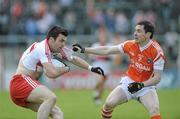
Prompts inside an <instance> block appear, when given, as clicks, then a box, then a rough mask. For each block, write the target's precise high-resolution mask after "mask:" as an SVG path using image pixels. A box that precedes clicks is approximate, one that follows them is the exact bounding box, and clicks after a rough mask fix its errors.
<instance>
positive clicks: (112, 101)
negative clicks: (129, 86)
mask: <svg viewBox="0 0 180 119" xmlns="http://www.w3.org/2000/svg"><path fill="white" fill-rule="evenodd" d="M127 101H128V99H127V96H126V94H125V92H124V90H123V89H122V88H121V86H120V85H119V86H117V87H116V88H115V89H114V90H113V91H112V92H111V93H110V94H109V95H108V97H107V99H106V102H105V105H106V106H108V107H112V108H113V107H115V106H116V105H119V104H122V103H125V102H127Z"/></svg>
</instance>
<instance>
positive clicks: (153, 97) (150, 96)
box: [140, 90, 159, 114]
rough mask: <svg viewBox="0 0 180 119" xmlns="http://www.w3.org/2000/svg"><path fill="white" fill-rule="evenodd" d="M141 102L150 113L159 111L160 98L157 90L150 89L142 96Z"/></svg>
mask: <svg viewBox="0 0 180 119" xmlns="http://www.w3.org/2000/svg"><path fill="white" fill-rule="evenodd" d="M140 102H141V103H142V104H143V105H144V106H145V108H146V109H147V110H148V111H149V113H150V114H153V113H159V99H158V95H157V93H156V91H155V90H152V91H149V92H148V93H146V94H145V95H143V96H141V97H140Z"/></svg>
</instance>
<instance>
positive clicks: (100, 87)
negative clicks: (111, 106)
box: [93, 76, 106, 105]
mask: <svg viewBox="0 0 180 119" xmlns="http://www.w3.org/2000/svg"><path fill="white" fill-rule="evenodd" d="M98 78H99V80H98V82H97V84H96V86H95V88H94V92H93V96H94V100H95V103H96V104H97V105H99V104H101V98H102V94H103V91H104V84H105V82H106V77H104V76H98Z"/></svg>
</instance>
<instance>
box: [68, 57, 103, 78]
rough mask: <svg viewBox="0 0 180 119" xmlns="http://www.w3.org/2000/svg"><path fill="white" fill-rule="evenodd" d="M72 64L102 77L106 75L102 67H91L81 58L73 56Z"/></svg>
mask: <svg viewBox="0 0 180 119" xmlns="http://www.w3.org/2000/svg"><path fill="white" fill-rule="evenodd" d="M70 62H71V63H73V64H74V65H76V66H79V67H81V68H83V69H86V70H90V71H92V72H94V73H97V74H100V75H104V71H103V70H102V69H101V68H100V67H92V66H91V65H89V64H88V63H87V62H86V61H85V60H83V59H81V58H80V57H77V56H73V58H72V60H71V61H70Z"/></svg>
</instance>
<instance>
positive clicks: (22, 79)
mask: <svg viewBox="0 0 180 119" xmlns="http://www.w3.org/2000/svg"><path fill="white" fill-rule="evenodd" d="M39 85H42V84H40V83H39V82H38V81H37V80H33V79H32V78H31V77H29V76H27V75H14V76H13V78H12V80H11V82H10V96H11V99H12V101H13V102H14V103H15V104H16V105H18V106H22V107H26V106H27V104H28V102H27V101H26V99H27V98H28V96H29V94H30V93H31V91H32V90H33V89H35V88H36V87H37V86H39Z"/></svg>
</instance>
